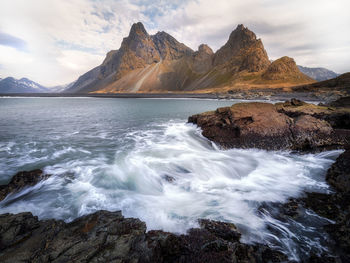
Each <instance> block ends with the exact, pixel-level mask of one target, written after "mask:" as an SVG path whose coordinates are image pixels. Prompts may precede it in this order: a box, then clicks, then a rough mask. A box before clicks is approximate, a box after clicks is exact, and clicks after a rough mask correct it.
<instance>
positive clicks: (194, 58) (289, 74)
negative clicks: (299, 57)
mask: <svg viewBox="0 0 350 263" xmlns="http://www.w3.org/2000/svg"><path fill="white" fill-rule="evenodd" d="M312 82H314V80H313V79H311V78H310V77H308V76H306V75H304V74H303V73H302V72H300V70H299V69H298V67H297V66H296V64H295V62H294V60H293V59H291V58H287V57H284V58H283V59H280V60H277V62H276V63H272V64H271V62H270V60H269V57H268V55H267V52H266V50H265V48H264V45H263V43H262V40H261V39H257V37H256V35H255V34H254V32H252V31H250V30H249V29H248V28H247V27H245V26H243V25H238V26H237V28H236V29H235V30H233V31H232V32H231V34H230V36H229V38H228V40H227V42H226V43H225V44H224V45H223V46H222V47H221V48H220V49H219V50H217V51H216V52H215V53H214V52H213V51H212V49H211V48H210V47H209V46H207V45H205V44H201V45H200V46H199V48H198V50H197V51H194V50H192V49H191V48H189V47H187V46H186V45H185V44H183V43H180V42H179V41H177V40H176V39H175V38H174V37H172V36H171V35H169V34H168V33H166V32H158V33H156V34H155V35H149V34H148V33H147V31H146V29H145V28H144V26H143V24H142V23H140V22H139V23H136V24H133V25H132V27H131V29H130V33H129V35H128V36H127V37H126V38H124V39H123V42H122V44H121V46H120V48H119V49H117V50H112V51H110V52H108V53H107V55H106V58H105V60H104V61H103V63H102V64H101V65H100V66H97V67H95V68H93V69H91V70H90V71H88V72H86V73H85V74H83V75H82V76H80V77H79V78H78V80H77V81H76V82H75V83H74V85H73V86H72V87H70V88H68V89H66V90H65V91H64V92H71V93H90V92H93V93H119V92H128V93H129V92H131V93H133V92H145V93H147V92H227V91H229V90H231V89H234V88H238V89H240V88H247V89H249V88H250V87H254V88H256V87H261V88H268V87H273V88H275V87H281V86H289V87H291V86H296V85H301V84H308V83H312Z"/></svg>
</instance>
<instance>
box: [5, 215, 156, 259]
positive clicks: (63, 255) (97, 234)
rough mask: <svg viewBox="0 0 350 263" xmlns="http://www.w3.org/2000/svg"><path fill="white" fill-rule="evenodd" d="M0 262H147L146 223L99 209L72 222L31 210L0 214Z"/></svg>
mask: <svg viewBox="0 0 350 263" xmlns="http://www.w3.org/2000/svg"><path fill="white" fill-rule="evenodd" d="M0 225H1V227H0V242H1V243H0V244H1V252H0V261H1V262H88V261H91V262H112V261H113V262H118V261H119V262H125V261H128V262H130V261H132V262H149V260H148V261H147V259H148V257H149V255H150V254H149V253H150V252H149V249H148V248H147V247H145V246H144V245H145V243H144V242H145V231H146V225H145V224H144V223H143V222H141V221H140V220H138V219H133V218H124V217H123V216H122V215H121V213H120V212H107V211H99V212H96V213H94V214H91V215H88V216H84V217H81V218H78V219H77V220H75V221H73V222H71V223H68V224H66V223H64V222H63V221H55V220H46V221H38V218H37V217H34V216H32V215H31V214H30V213H22V214H18V215H12V214H4V215H1V216H0Z"/></svg>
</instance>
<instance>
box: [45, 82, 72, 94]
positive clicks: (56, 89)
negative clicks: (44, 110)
mask: <svg viewBox="0 0 350 263" xmlns="http://www.w3.org/2000/svg"><path fill="white" fill-rule="evenodd" d="M75 82H76V81H73V82H71V83H68V84H64V85H58V86H53V87H49V88H48V89H49V92H53V93H60V92H64V91H65V90H66V89H69V88H71V87H72V86H73V85H74V84H75Z"/></svg>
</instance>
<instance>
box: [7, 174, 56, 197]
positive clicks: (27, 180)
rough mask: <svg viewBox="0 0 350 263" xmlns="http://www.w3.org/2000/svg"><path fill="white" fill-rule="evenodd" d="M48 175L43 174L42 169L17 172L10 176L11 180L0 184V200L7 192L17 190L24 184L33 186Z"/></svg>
mask: <svg viewBox="0 0 350 263" xmlns="http://www.w3.org/2000/svg"><path fill="white" fill-rule="evenodd" d="M48 177H50V175H49V174H44V173H43V171H42V170H39V169H37V170H33V171H29V172H27V171H23V172H18V173H17V174H16V175H15V176H13V177H12V179H11V181H10V182H9V183H8V184H6V185H0V201H1V200H3V199H4V198H5V197H6V196H7V195H8V194H10V193H13V192H17V191H19V190H21V189H22V188H24V187H26V186H33V185H35V184H37V183H38V182H39V181H41V180H45V179H47V178H48Z"/></svg>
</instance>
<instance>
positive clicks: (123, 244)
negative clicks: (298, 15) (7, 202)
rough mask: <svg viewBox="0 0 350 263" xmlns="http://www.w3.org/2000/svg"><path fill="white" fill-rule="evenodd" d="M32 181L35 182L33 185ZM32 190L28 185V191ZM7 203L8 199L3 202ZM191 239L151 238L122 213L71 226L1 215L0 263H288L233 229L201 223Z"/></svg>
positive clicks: (6, 188) (21, 179)
mask: <svg viewBox="0 0 350 263" xmlns="http://www.w3.org/2000/svg"><path fill="white" fill-rule="evenodd" d="M27 177H30V178H31V179H30V180H28V179H27ZM46 178H47V177H43V172H42V171H41V170H34V171H31V172H20V173H18V174H16V175H15V176H14V177H13V179H12V180H11V182H10V183H9V184H8V185H3V186H1V189H2V190H3V192H2V193H12V192H16V191H20V190H21V189H23V187H26V186H28V185H32V183H33V182H34V181H37V182H38V181H39V180H45V179H46ZM26 184H28V185H26ZM1 197H2V198H3V197H6V195H5V194H4V195H2V196H1ZM198 223H199V226H200V228H195V229H190V230H189V231H188V233H187V234H186V235H175V234H172V233H168V232H163V231H160V230H159V231H149V232H146V224H145V223H144V222H142V221H140V220H139V219H136V218H124V217H123V216H122V214H121V212H120V211H117V212H109V211H98V212H96V213H93V214H90V215H87V216H83V217H80V218H78V219H76V220H75V221H73V222H71V223H65V222H63V221H61V220H54V219H51V220H38V218H37V217H36V216H33V215H32V214H31V213H20V214H3V215H0V262H11V263H13V262H247V263H248V262H285V261H286V260H287V257H286V256H285V255H284V254H282V253H281V252H278V251H274V250H272V249H270V248H269V247H267V246H265V245H261V244H257V245H247V244H243V243H241V242H240V237H241V234H240V233H239V231H238V230H237V228H236V226H235V225H234V224H231V223H224V222H217V221H212V220H206V219H200V220H198Z"/></svg>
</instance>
